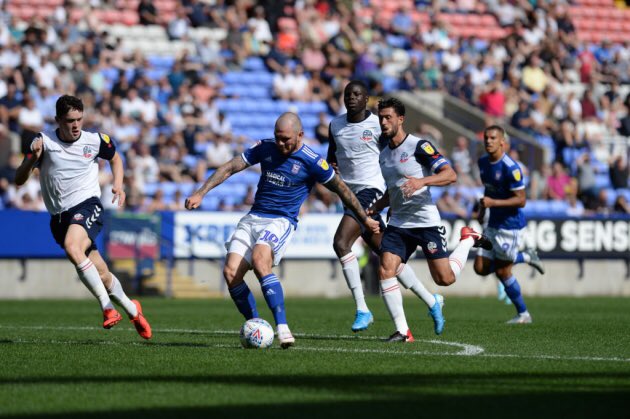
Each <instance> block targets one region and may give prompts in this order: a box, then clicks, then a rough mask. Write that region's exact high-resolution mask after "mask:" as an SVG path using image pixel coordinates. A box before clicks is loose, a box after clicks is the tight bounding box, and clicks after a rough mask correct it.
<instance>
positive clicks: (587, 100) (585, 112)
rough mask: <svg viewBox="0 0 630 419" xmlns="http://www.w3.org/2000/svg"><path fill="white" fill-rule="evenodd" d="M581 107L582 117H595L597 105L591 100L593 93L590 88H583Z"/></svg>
mask: <svg viewBox="0 0 630 419" xmlns="http://www.w3.org/2000/svg"><path fill="white" fill-rule="evenodd" d="M580 106H581V108H582V115H581V116H582V119H592V118H596V117H597V106H596V105H595V101H594V100H593V93H592V92H591V90H590V89H588V88H587V89H584V93H583V94H582V99H581V100H580Z"/></svg>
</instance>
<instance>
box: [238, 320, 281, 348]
mask: <svg viewBox="0 0 630 419" xmlns="http://www.w3.org/2000/svg"><path fill="white" fill-rule="evenodd" d="M273 334H274V332H273V327H271V325H270V324H269V322H267V321H266V320H264V319H259V318H255V319H249V320H247V321H246V322H245V323H243V326H242V327H241V332H240V335H239V337H240V339H241V345H243V348H246V349H250V348H263V349H264V348H268V347H270V346H271V344H272V343H273Z"/></svg>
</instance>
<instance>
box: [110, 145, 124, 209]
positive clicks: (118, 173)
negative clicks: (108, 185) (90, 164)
mask: <svg viewBox="0 0 630 419" xmlns="http://www.w3.org/2000/svg"><path fill="white" fill-rule="evenodd" d="M109 165H110V166H111V168H112V174H113V175H114V184H113V186H112V193H113V194H114V198H113V199H112V204H113V203H114V202H116V201H118V208H122V206H123V205H125V198H126V195H125V187H124V186H123V181H124V176H125V168H124V167H123V161H122V159H121V158H120V155H119V154H118V152H116V153H114V157H112V159H111V160H110V161H109Z"/></svg>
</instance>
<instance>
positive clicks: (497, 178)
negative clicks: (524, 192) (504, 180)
mask: <svg viewBox="0 0 630 419" xmlns="http://www.w3.org/2000/svg"><path fill="white" fill-rule="evenodd" d="M494 178H495V179H496V180H499V179H501V172H496V173H495V174H494Z"/></svg>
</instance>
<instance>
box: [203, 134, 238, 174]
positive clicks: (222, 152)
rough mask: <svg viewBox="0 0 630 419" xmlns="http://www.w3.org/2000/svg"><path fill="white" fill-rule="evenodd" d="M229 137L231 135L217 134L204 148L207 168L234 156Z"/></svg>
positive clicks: (213, 167)
mask: <svg viewBox="0 0 630 419" xmlns="http://www.w3.org/2000/svg"><path fill="white" fill-rule="evenodd" d="M230 139H231V137H230V136H228V135H227V134H224V135H217V136H216V137H214V139H213V140H212V141H210V142H209V143H208V147H207V148H206V161H207V163H208V168H210V169H216V168H217V167H219V166H221V165H222V164H223V163H225V162H227V161H229V160H231V159H232V158H233V157H234V152H233V151H232V146H231V145H230Z"/></svg>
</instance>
